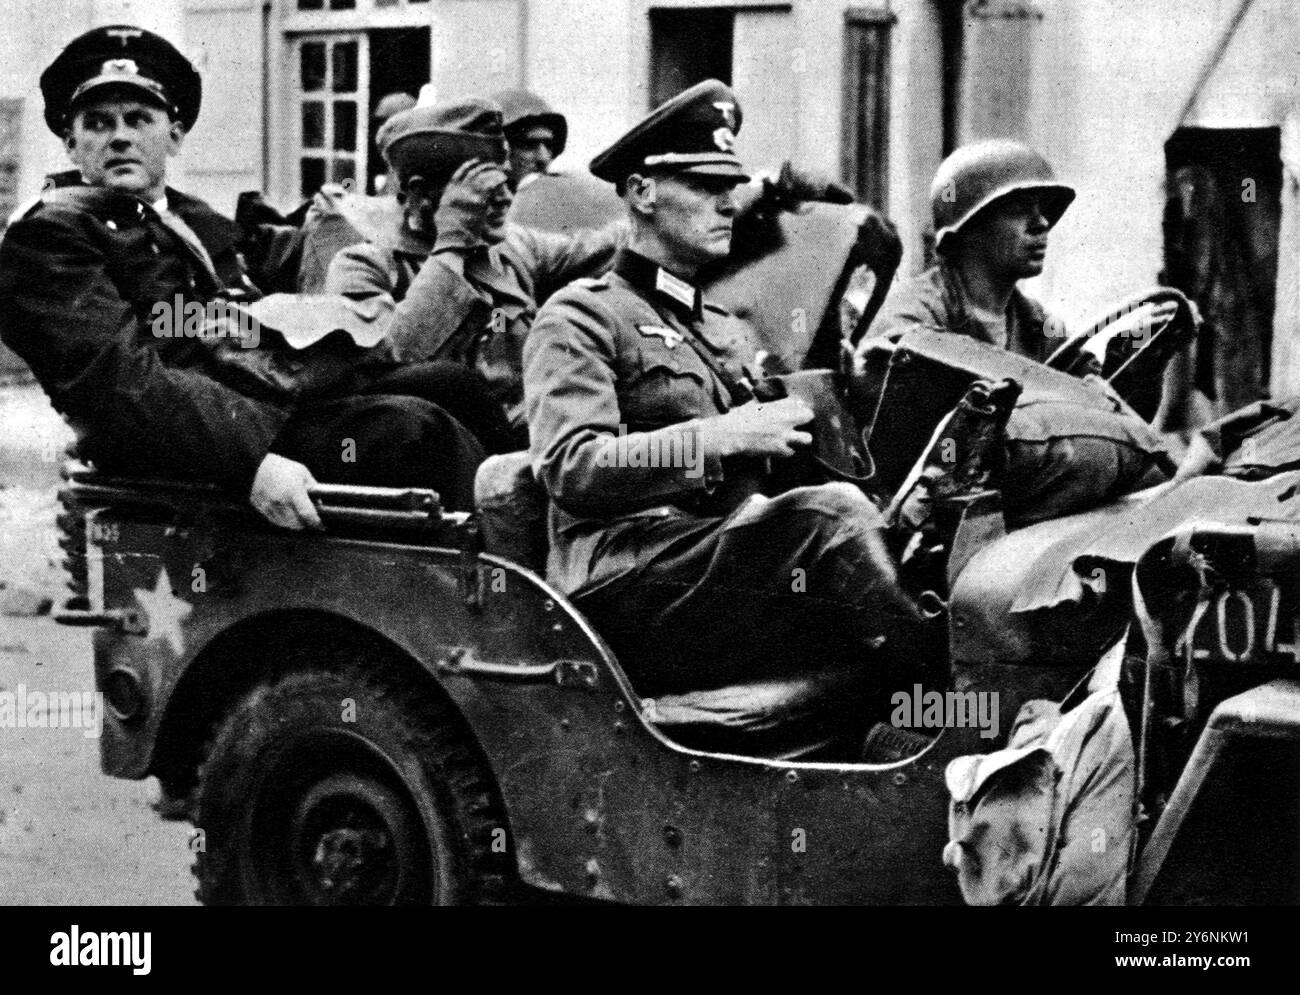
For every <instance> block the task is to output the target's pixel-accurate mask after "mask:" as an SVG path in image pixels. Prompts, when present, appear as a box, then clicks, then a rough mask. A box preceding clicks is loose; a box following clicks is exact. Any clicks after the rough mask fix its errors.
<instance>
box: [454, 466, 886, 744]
mask: <svg viewBox="0 0 1300 995" xmlns="http://www.w3.org/2000/svg"><path fill="white" fill-rule="evenodd" d="M474 503H475V506H476V507H477V508H478V513H479V528H480V532H481V535H482V537H483V547H484V550H485V551H486V552H488V553H491V554H493V555H494V556H500V557H503V558H505V559H508V560H511V561H513V562H515V563H518V564H520V565H521V566H525V567H528V568H529V569H530V570H533V571H534V572H536V573H539V574H543V575H544V574H545V572H546V552H547V536H546V492H545V491H544V490H543V489H542V487H541V485H539V484H538V483H537V481H536V479H535V478H534V477H533V470H532V465H531V463H530V462H529V459H528V454H527V453H526V452H516V453H505V454H503V455H498V456H489V457H488V458H487V459H486V460H484V461H483V463H482V464H481V465H480V466H479V468H478V472H477V474H476V475H475V478H474ZM860 683H861V681H860V679H859V677H858V676H857V675H851V674H846V673H845V672H844V671H842V670H840V671H822V672H818V671H813V672H811V673H806V674H797V675H791V676H781V677H765V678H763V679H761V680H755V681H753V682H749V683H744V684H734V685H730V686H728V687H722V688H712V689H709V690H704V691H687V692H683V693H679V694H665V695H661V696H659V697H657V698H654V699H653V705H652V704H651V700H652V699H646V701H645V705H644V709H645V713H646V715H647V717H648V718H649V719H650V721H651V722H652V723H653V724H654V725H655V726H656V727H658V728H659V729H660V730H661V731H662V732H663V733H664V735H666V736H668V737H669V738H670V739H672V740H675V741H676V742H679V743H681V744H682V745H684V746H688V747H691V748H693V749H699V750H709V751H713V752H721V753H736V754H740V755H742V756H761V757H770V758H772V759H776V760H794V759H800V758H806V757H809V756H816V755H821V754H823V753H825V752H826V751H828V750H833V749H835V748H836V747H837V746H839V745H841V744H843V745H844V746H845V748H846V749H853V748H854V744H857V743H860V742H861V739H862V735H863V734H864V732H865V716H864V713H865V708H864V705H863V702H864V701H865V692H864V691H863V689H862V688H861V687H859V686H858V685H859V684H860Z"/></svg>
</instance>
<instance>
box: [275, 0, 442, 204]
mask: <svg viewBox="0 0 1300 995" xmlns="http://www.w3.org/2000/svg"><path fill="white" fill-rule="evenodd" d="M438 3H439V0H399V2H398V3H396V4H393V5H391V6H382V7H381V6H377V5H376V3H375V0H356V4H357V5H356V8H355V9H353V10H330V9H329V0H324V4H323V6H324V8H325V9H323V10H299V9H298V3H297V0H274V4H275V6H274V8H273V13H274V19H273V24H272V28H271V30H272V32H273V37H274V38H275V39H276V42H275V44H273V45H272V48H271V52H272V59H271V64H270V66H269V67H268V70H269V72H270V74H271V75H270V78H271V79H273V80H274V79H281V80H284V81H285V83H287V84H289V85H287V86H284V87H283V88H281V89H280V91H279V96H278V99H273V100H272V110H271V120H270V121H269V122H268V134H270V135H272V136H274V135H281V136H289V141H287V142H286V141H284V140H283V139H280V140H279V141H276V142H275V145H274V147H272V149H271V153H270V159H271V175H272V177H273V179H272V182H271V183H270V186H271V188H272V191H273V193H274V195H275V196H277V197H278V198H279V199H281V200H283V201H284V203H286V204H291V203H295V202H297V201H298V200H300V199H301V196H300V195H301V184H302V166H301V160H302V159H303V158H304V154H306V155H307V156H308V157H310V156H312V155H314V154H315V153H316V151H317V150H314V149H313V150H309V149H304V148H303V145H302V137H303V136H302V104H303V101H304V99H312V97H311V94H306V93H304V92H303V90H302V77H301V70H300V65H301V63H300V61H299V60H300V55H299V52H300V49H301V46H302V44H303V42H305V41H324V42H325V43H326V44H327V45H328V44H330V43H332V42H334V41H337V40H348V41H352V40H359V42H360V44H359V46H358V49H357V91H356V93H355V95H354V94H349V95H348V96H349V98H351V97H352V96H355V97H356V100H357V105H358V106H357V146H358V147H357V149H356V150H355V153H354V155H355V159H354V162H355V179H356V182H357V184H358V189H360V188H363V187H364V186H365V182H366V177H367V176H368V175H369V165H370V164H369V161H368V159H369V154H370V150H369V145H368V144H367V142H368V138H369V130H370V39H369V35H368V32H370V31H374V30H383V29H386V28H430V29H432V30H436V17H437V7H438ZM328 72H329V73H330V74H332V72H333V67H332V65H330V66H328ZM329 82H330V84H331V88H332V79H330V80H329ZM313 92H316V91H313ZM329 92H330V91H324V92H322V93H321V94H320V95H321V98H322V99H325V100H326V101H327V102H328V98H329ZM333 123H334V114H333V108H332V107H329V108H327V112H326V135H325V142H326V147H325V148H324V149H321V150H319V151H320V154H321V155H322V156H323V157H324V158H325V159H326V160H327V163H329V162H331V161H332V159H333V158H334V155H333V153H334V150H332V149H331V148H330V147H329V146H330V145H331V144H332V143H333V138H334V134H333V132H334V127H333ZM331 170H332V166H329V165H327V168H326V175H325V179H326V182H331V176H332V172H331Z"/></svg>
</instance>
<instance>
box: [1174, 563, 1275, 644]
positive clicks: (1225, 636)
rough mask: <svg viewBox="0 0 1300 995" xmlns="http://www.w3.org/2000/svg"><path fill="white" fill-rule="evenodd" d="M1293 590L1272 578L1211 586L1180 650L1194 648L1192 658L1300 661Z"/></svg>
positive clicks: (1188, 627)
mask: <svg viewBox="0 0 1300 995" xmlns="http://www.w3.org/2000/svg"><path fill="white" fill-rule="evenodd" d="M1292 593H1293V592H1291V591H1289V590H1288V591H1286V592H1284V591H1283V590H1282V588H1280V587H1279V586H1278V585H1277V584H1275V583H1274V582H1273V581H1271V580H1259V581H1256V582H1254V583H1252V584H1250V585H1249V586H1248V587H1245V588H1241V587H1230V588H1226V589H1224V590H1221V591H1217V592H1211V593H1209V594H1208V595H1206V596H1203V597H1202V598H1201V599H1200V601H1198V602H1197V605H1196V610H1195V611H1193V612H1192V617H1191V619H1190V620H1189V621H1188V623H1187V628H1186V629H1185V630H1184V632H1183V634H1182V636H1181V637H1180V638H1179V640H1178V643H1177V645H1176V646H1175V651H1176V652H1177V653H1178V654H1179V655H1180V656H1181V655H1186V654H1187V653H1188V652H1189V651H1190V653H1191V659H1192V660H1210V661H1218V662H1226V663H1252V662H1260V663H1262V662H1273V661H1275V660H1277V659H1279V658H1281V659H1288V660H1290V661H1292V662H1293V663H1300V641H1298V640H1297V620H1298V619H1297V612H1296V601H1295V598H1294V597H1293V596H1292Z"/></svg>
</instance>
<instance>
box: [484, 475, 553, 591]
mask: <svg viewBox="0 0 1300 995" xmlns="http://www.w3.org/2000/svg"><path fill="white" fill-rule="evenodd" d="M474 506H475V507H476V508H477V509H478V514H479V529H480V532H481V534H482V537H483V548H484V550H485V551H486V552H488V553H491V554H492V555H493V556H500V557H503V558H504V559H507V560H512V561H514V562H515V563H518V564H519V565H520V566H524V567H527V568H528V569H529V570H532V571H534V572H535V573H539V574H545V573H546V550H547V538H546V492H545V491H544V490H543V489H542V486H541V484H539V483H538V482H537V480H536V478H534V477H533V467H532V463H531V462H530V461H529V459H528V453H527V452H522V451H521V452H515V453H503V454H501V455H498V456H489V457H488V458H487V459H485V460H484V461H483V462H482V463H481V464H480V465H479V468H478V471H477V472H476V473H475V475H474Z"/></svg>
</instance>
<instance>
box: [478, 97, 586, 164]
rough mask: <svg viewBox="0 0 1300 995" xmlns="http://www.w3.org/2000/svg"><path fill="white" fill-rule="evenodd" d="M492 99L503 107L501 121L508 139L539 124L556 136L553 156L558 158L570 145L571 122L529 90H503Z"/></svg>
mask: <svg viewBox="0 0 1300 995" xmlns="http://www.w3.org/2000/svg"><path fill="white" fill-rule="evenodd" d="M492 99H493V100H494V101H496V102H497V104H499V105H500V106H501V120H502V124H504V125H505V129H506V137H507V138H509V137H510V135H512V134H517V133H518V132H521V131H524V130H525V129H527V128H530V127H532V126H533V125H535V124H539V125H541V126H542V127H545V128H550V129H551V131H552V132H553V133H554V134H555V148H553V149H552V150H551V152H552V154H554V155H556V156H558V155H559V154H560V153H561V152H563V151H564V147H565V146H566V145H567V144H568V143H569V122H568V121H567V120H566V119H565V117H564V115H563V114H561V113H560V112H559V111H557V110H556V109H555V108H553V107H552V106H551V105H550V104H548V103H547V102H546V101H545V100H543V99H542V98H541V97H539V96H538V95H537V94H535V93H532V92H530V91H528V90H502V91H501V92H500V93H494V94H493V95H492Z"/></svg>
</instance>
